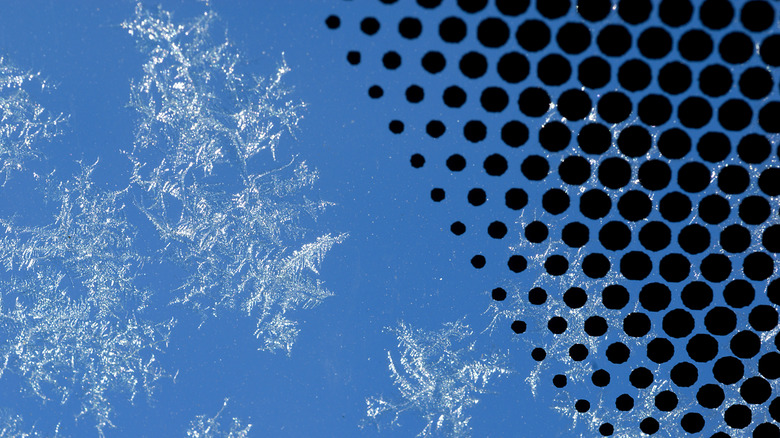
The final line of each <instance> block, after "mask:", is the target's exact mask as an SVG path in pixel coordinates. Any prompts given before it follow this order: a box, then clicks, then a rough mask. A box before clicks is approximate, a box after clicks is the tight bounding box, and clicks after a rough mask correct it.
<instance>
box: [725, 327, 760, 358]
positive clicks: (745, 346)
mask: <svg viewBox="0 0 780 438" xmlns="http://www.w3.org/2000/svg"><path fill="white" fill-rule="evenodd" d="M729 347H730V348H731V352H732V353H734V356H737V357H738V358H740V359H750V358H751V357H754V356H755V355H757V354H758V351H759V350H760V349H761V338H759V337H758V335H757V334H755V333H753V332H751V331H749V330H743V331H741V332H739V333H737V334H736V335H734V336H733V337H732V338H731V342H730V344H729Z"/></svg>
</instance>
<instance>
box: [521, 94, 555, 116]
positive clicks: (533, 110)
mask: <svg viewBox="0 0 780 438" xmlns="http://www.w3.org/2000/svg"><path fill="white" fill-rule="evenodd" d="M551 102H552V101H551V100H550V95H549V94H547V92H546V91H544V90H543V89H541V88H538V87H532V88H526V89H525V90H523V92H522V93H520V98H519V99H518V105H519V106H520V112H522V113H523V114H525V115H526V116H528V117H541V116H543V115H545V114H546V113H547V111H550V103H551Z"/></svg>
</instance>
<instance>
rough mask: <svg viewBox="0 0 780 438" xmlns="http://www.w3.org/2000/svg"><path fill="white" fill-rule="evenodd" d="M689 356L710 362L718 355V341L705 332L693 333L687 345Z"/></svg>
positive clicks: (697, 360) (695, 359)
mask: <svg viewBox="0 0 780 438" xmlns="http://www.w3.org/2000/svg"><path fill="white" fill-rule="evenodd" d="M685 350H686V351H687V352H688V356H689V357H690V358H691V359H693V360H694V361H696V362H709V361H711V360H712V359H715V356H717V355H718V341H717V340H715V338H713V337H712V336H710V335H708V334H705V333H698V334H695V335H693V337H692V338H691V339H689V340H688V344H687V345H686V347H685Z"/></svg>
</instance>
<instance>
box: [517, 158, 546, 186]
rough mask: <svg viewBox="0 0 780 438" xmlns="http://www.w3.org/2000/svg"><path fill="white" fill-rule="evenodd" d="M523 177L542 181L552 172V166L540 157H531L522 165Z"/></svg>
mask: <svg viewBox="0 0 780 438" xmlns="http://www.w3.org/2000/svg"><path fill="white" fill-rule="evenodd" d="M520 170H521V171H522V172H523V175H524V176H525V177H526V178H527V179H529V180H531V181H541V180H543V179H544V178H545V177H546V176H547V174H548V173H549V172H550V164H549V163H547V160H546V159H545V158H544V157H542V156H539V155H529V156H528V157H526V159H525V160H523V163H522V164H521V165H520Z"/></svg>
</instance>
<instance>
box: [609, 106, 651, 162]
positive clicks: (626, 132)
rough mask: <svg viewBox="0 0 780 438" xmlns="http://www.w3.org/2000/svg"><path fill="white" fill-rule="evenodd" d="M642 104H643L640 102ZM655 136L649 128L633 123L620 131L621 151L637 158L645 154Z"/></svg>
mask: <svg viewBox="0 0 780 438" xmlns="http://www.w3.org/2000/svg"><path fill="white" fill-rule="evenodd" d="M640 105H641V104H640ZM652 142H653V138H652V137H651V136H650V133H649V132H648V131H647V129H645V128H643V127H641V126H637V125H632V126H628V127H626V128H624V129H623V130H622V131H620V134H619V135H618V139H617V146H618V149H619V150H620V152H621V153H622V154H623V155H625V156H627V157H630V158H637V157H641V156H642V155H645V154H646V153H647V151H649V150H650V147H651V146H652Z"/></svg>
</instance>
